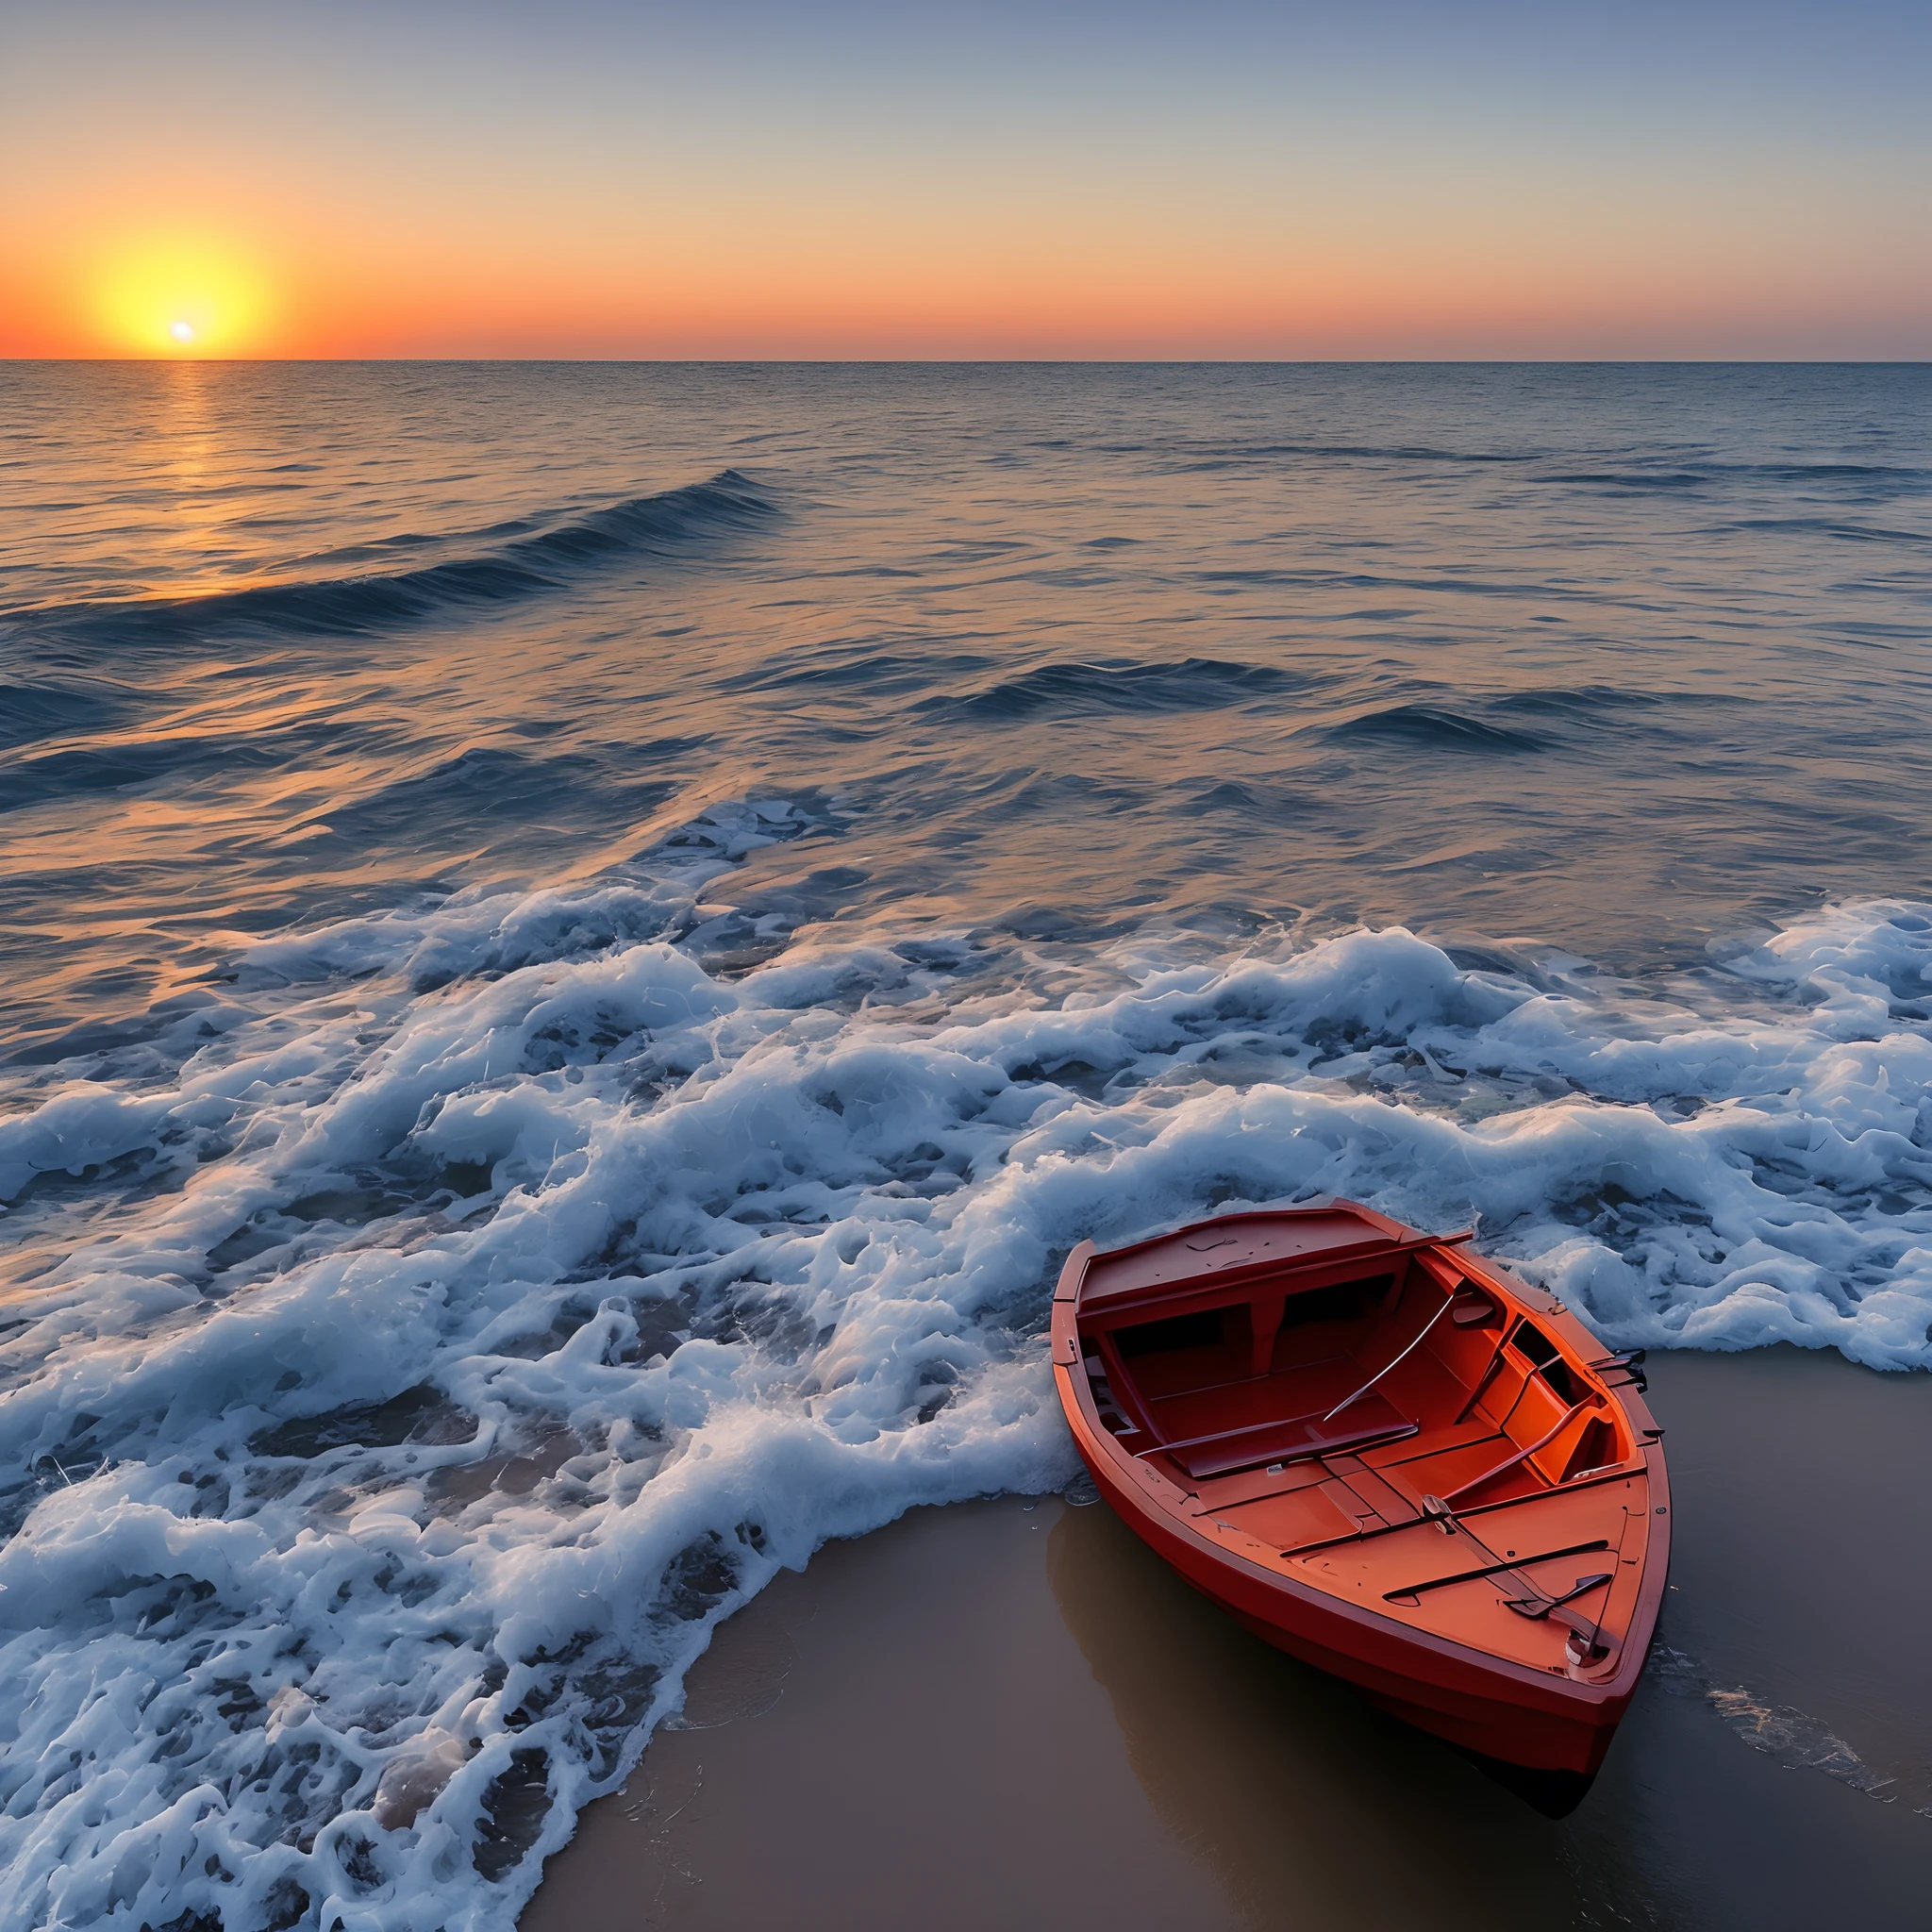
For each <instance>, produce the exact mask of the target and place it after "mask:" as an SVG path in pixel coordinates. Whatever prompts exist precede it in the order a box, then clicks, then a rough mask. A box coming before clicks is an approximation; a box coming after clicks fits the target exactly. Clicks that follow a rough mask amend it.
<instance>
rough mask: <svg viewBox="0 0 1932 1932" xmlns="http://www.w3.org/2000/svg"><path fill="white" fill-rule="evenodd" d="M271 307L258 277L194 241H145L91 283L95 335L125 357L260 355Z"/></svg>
mask: <svg viewBox="0 0 1932 1932" xmlns="http://www.w3.org/2000/svg"><path fill="white" fill-rule="evenodd" d="M268 308H269V300H268V290H267V287H266V284H265V282H264V280H263V278H262V276H261V275H260V274H259V273H258V271H257V270H256V269H255V268H254V267H252V266H251V265H250V264H249V263H247V262H245V261H243V260H242V258H240V257H239V256H238V255H237V254H236V253H235V252H234V251H233V250H232V249H230V248H228V247H226V246H225V245H223V244H221V243H219V242H209V241H206V240H203V239H201V238H199V237H195V238H186V239H184V238H176V237H162V238H155V239H151V240H144V241H142V242H137V243H135V244H133V245H131V246H128V247H126V248H124V249H123V250H122V251H121V252H120V253H119V254H117V255H115V256H113V257H111V258H109V260H108V263H107V264H106V265H105V267H104V269H103V270H102V272H101V273H100V275H99V277H98V280H97V283H96V295H95V301H94V315H95V323H96V326H97V327H98V328H99V330H100V332H101V334H102V335H103V336H104V337H105V338H106V339H107V340H108V341H110V342H111V343H112V344H113V345H114V347H115V348H117V349H118V350H119V351H120V352H121V353H123V354H131V355H150V356H152V355H170V354H174V355H178V354H180V353H182V352H183V351H187V352H189V353H191V354H194V355H208V356H235V355H242V356H246V355H251V354H256V353H258V352H259V351H260V349H261V347H262V333H263V324H264V322H265V320H266V317H267V311H268Z"/></svg>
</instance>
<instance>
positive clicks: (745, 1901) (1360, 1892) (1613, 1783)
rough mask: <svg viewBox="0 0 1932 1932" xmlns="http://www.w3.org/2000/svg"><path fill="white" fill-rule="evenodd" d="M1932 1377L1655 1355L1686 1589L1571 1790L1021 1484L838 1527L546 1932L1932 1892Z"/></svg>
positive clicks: (589, 1839) (782, 1592)
mask: <svg viewBox="0 0 1932 1932" xmlns="http://www.w3.org/2000/svg"><path fill="white" fill-rule="evenodd" d="M1928 1392H1932V1391H1928V1389H1927V1386H1926V1384H1925V1383H1924V1379H1923V1378H1921V1377H1917V1376H1912V1377H1907V1376H1896V1375H1892V1376H1887V1375H1879V1374H1873V1373H1871V1372H1869V1371H1866V1370H1862V1369H1857V1368H1854V1367H1851V1366H1849V1365H1847V1364H1846V1363H1845V1362H1843V1361H1842V1360H1841V1359H1839V1358H1837V1357H1819V1356H1807V1355H1803V1354H1801V1353H1799V1352H1798V1351H1796V1350H1793V1349H1789V1348H1780V1349H1774V1350H1770V1351H1762V1352H1758V1353H1756V1354H1752V1355H1744V1356H1691V1355H1674V1356H1668V1357H1663V1358H1661V1359H1658V1360H1657V1361H1656V1362H1655V1365H1654V1370H1653V1397H1654V1403H1655V1406H1656V1407H1657V1413H1658V1414H1659V1416H1660V1417H1662V1418H1663V1419H1664V1421H1665V1423H1666V1425H1667V1427H1668V1429H1669V1432H1670V1433H1669V1437H1668V1441H1669V1444H1670V1447H1671V1450H1672V1454H1673V1461H1672V1473H1673V1476H1674V1484H1675V1493H1676V1508H1677V1515H1678V1532H1677V1534H1678V1542H1677V1546H1676V1555H1675V1561H1674V1569H1673V1573H1672V1574H1673V1589H1672V1591H1671V1594H1670V1598H1669V1607H1668V1609H1667V1611H1666V1613H1665V1616H1664V1619H1663V1623H1662V1625H1661V1628H1660V1632H1659V1637H1658V1646H1657V1650H1656V1651H1655V1652H1654V1653H1653V1657H1652V1663H1651V1668H1650V1671H1649V1673H1648V1674H1647V1677H1646V1681H1645V1684H1644V1687H1643V1689H1642V1691H1641V1692H1640V1695H1639V1698H1638V1701H1637V1703H1636V1705H1635V1707H1633V1709H1632V1713H1631V1716H1630V1718H1629V1720H1628V1721H1627V1723H1626V1724H1625V1725H1624V1730H1623V1732H1622V1734H1621V1735H1620V1737H1619V1739H1618V1741H1617V1744H1616V1746H1615V1748H1614V1749H1613V1751H1612V1753H1611V1756H1610V1759H1609V1762H1608V1764H1607V1768H1606V1770H1605V1772H1604V1774H1603V1775H1602V1776H1601V1777H1600V1778H1599V1780H1598V1782H1597V1785H1596V1787H1595V1789H1594V1790H1592V1792H1591V1795H1590V1796H1589V1797H1588V1798H1587V1799H1586V1800H1585V1802H1584V1804H1583V1805H1582V1806H1581V1807H1580V1808H1579V1809H1578V1810H1577V1811H1576V1812H1575V1813H1574V1815H1573V1816H1572V1817H1570V1818H1568V1819H1566V1820H1563V1821H1561V1822H1552V1821H1549V1820H1547V1819H1544V1818H1542V1817H1541V1816H1539V1815H1538V1814H1537V1813H1536V1812H1535V1811H1533V1810H1532V1809H1531V1808H1530V1807H1528V1806H1526V1805H1525V1804H1524V1803H1523V1802H1522V1800H1521V1799H1519V1798H1518V1797H1516V1796H1514V1795H1512V1794H1511V1793H1510V1792H1508V1791H1507V1790H1504V1789H1502V1788H1501V1787H1500V1786H1499V1785H1497V1784H1495V1783H1493V1782H1491V1780H1490V1779H1489V1778H1488V1777H1486V1776H1485V1775H1484V1774H1481V1773H1480V1772H1479V1771H1477V1770H1476V1769H1475V1768H1474V1767H1472V1766H1471V1765H1469V1764H1467V1763H1465V1762H1463V1761H1462V1760H1460V1759H1459V1758H1457V1757H1456V1756H1455V1755H1454V1754H1452V1753H1451V1752H1449V1751H1448V1750H1447V1749H1445V1748H1444V1747H1442V1746H1441V1745H1439V1744H1436V1743H1435V1742H1433V1741H1432V1740H1428V1739H1426V1738H1424V1737H1422V1736H1420V1735H1418V1734H1416V1733H1413V1732H1411V1731H1409V1730H1407V1729H1406V1728H1405V1727H1404V1726H1402V1725H1400V1724H1396V1723H1395V1722H1393V1721H1392V1720H1391V1719H1389V1718H1387V1717H1384V1716H1383V1715H1382V1714H1381V1713H1379V1712H1378V1711H1376V1710H1375V1709H1374V1708H1373V1707H1370V1706H1369V1705H1367V1704H1366V1703H1365V1702H1364V1701H1362V1700H1361V1699H1360V1698H1359V1697H1357V1695H1356V1694H1355V1693H1354V1692H1353V1691H1350V1690H1349V1689H1348V1688H1347V1687H1345V1686H1343V1685H1341V1684H1339V1683H1337V1682H1335V1681H1333V1680H1332V1679H1329V1678H1326V1677H1324V1676H1323V1675H1321V1674H1318V1673H1316V1672H1313V1671H1310V1670H1307V1669H1305V1668H1303V1667H1302V1666H1300V1665H1298V1664H1296V1663H1294V1662H1293V1661H1291V1659H1289V1658H1286V1657H1280V1656H1279V1655H1277V1654H1276V1653H1274V1652H1273V1651H1271V1650H1269V1649H1268V1648H1267V1647H1265V1646H1264V1645H1262V1644H1261V1643H1259V1642H1258V1641H1256V1640H1254V1639H1252V1638H1250V1637H1248V1636H1247V1635H1246V1634H1245V1633H1243V1632H1242V1631H1241V1630H1240V1629H1238V1628H1237V1627H1236V1626H1235V1625H1234V1624H1231V1623H1230V1622H1228V1620H1227V1619H1225V1618H1224V1616H1223V1615H1222V1614H1221V1613H1220V1612H1219V1611H1218V1610H1216V1609H1215V1608H1214V1607H1212V1606H1210V1605H1209V1604H1208V1603H1207V1602H1205V1601H1204V1600H1202V1599H1200V1598H1198V1597H1196V1596H1195V1595H1193V1594H1192V1593H1191V1591H1189V1590H1188V1589H1187V1588H1186V1586H1184V1585H1183V1584H1181V1583H1180V1582H1179V1581H1178V1579H1177V1578H1175V1577H1174V1576H1173V1575H1172V1574H1170V1573H1169V1572H1168V1571H1167V1570H1166V1569H1165V1568H1164V1567H1163V1566H1162V1565H1161V1564H1160V1563H1159V1562H1158V1560H1157V1559H1155V1558H1154V1557H1151V1556H1150V1555H1149V1554H1148V1553H1147V1552H1146V1551H1145V1550H1143V1549H1142V1548H1141V1545H1140V1544H1139V1543H1138V1542H1136V1541H1134V1540H1133V1539H1132V1538H1131V1537H1130V1536H1129V1535H1128V1534H1127V1533H1126V1532H1125V1531H1124V1529H1123V1528H1122V1526H1121V1525H1120V1524H1118V1523H1117V1522H1116V1521H1115V1520H1114V1519H1113V1518H1112V1516H1111V1515H1110V1513H1109V1512H1108V1510H1107V1509H1106V1508H1105V1507H1070V1506H1069V1505H1068V1504H1067V1503H1066V1502H1065V1501H1064V1500H1062V1499H1061V1498H1059V1497H1048V1498H1042V1499H1040V1500H1039V1501H1038V1502H1034V1501H1032V1500H1030V1499H1023V1498H1018V1497H1008V1498H1001V1499H998V1500H994V1501H989V1502H983V1503H976V1504H968V1505H963V1506H960V1507H955V1508H951V1509H944V1510H921V1511H915V1512H913V1513H912V1514H911V1515H909V1516H908V1517H906V1518H905V1519H903V1520H902V1521H901V1522H899V1523H898V1524H894V1525H893V1526H892V1527H891V1528H890V1529H888V1530H885V1531H882V1532H880V1533H879V1534H877V1535H875V1536H873V1537H870V1538H867V1539H864V1540H862V1541H857V1542H849V1543H837V1544H831V1545H828V1546H827V1547H826V1548H824V1550H822V1551H821V1552H820V1553H819V1555H818V1556H817V1557H814V1559H813V1560H812V1563H811V1565H810V1567H809V1569H808V1571H807V1572H805V1573H804V1574H787V1575H785V1576H782V1577H781V1578H779V1580H778V1581H777V1582H776V1583H775V1584H774V1586H773V1587H772V1588H771V1589H769V1590H768V1591H766V1592H765V1593H764V1594H763V1595H762V1596H761V1597H760V1598H759V1599H758V1600H757V1601H756V1602H755V1603H753V1604H752V1605H750V1606H749V1607H747V1608H746V1609H745V1610H744V1611H743V1612H741V1614H740V1615H739V1616H738V1617H736V1618H734V1619H733V1620H731V1621H730V1622H729V1623H728V1624H725V1625H724V1627H723V1628H722V1629H721V1631H720V1632H719V1635H718V1637H717V1640H716V1641H715V1642H714V1643H713V1645H712V1647H711V1649H710V1651H709V1653H708V1655H707V1657H705V1659H704V1660H703V1662H702V1663H701V1665H700V1666H699V1667H698V1669H697V1670H696V1671H695V1672H694V1673H693V1674H692V1676H691V1690H690V1698H689V1703H688V1706H687V1711H686V1715H685V1717H684V1719H683V1720H681V1721H680V1724H679V1727H677V1728H673V1729H667V1730H665V1731H663V1732H661V1733H660V1734H659V1735H658V1738H657V1739H655V1740H653V1742H652V1744H651V1747H650V1750H649V1751H648V1753H647V1754H646V1757H645V1758H644V1760H643V1763H642V1764H641V1766H640V1768H639V1770H638V1771H637V1772H636V1773H635V1774H633V1776H632V1777H631V1779H630V1781H629V1783H628V1784H627V1785H626V1787H625V1790H623V1791H622V1792H620V1793H619V1794H617V1795H616V1796H613V1797H611V1798H608V1799H606V1800H604V1801H603V1802H601V1803H600V1804H598V1805H595V1806H593V1807H591V1808H590V1809H589V1810H588V1811H587V1812H586V1813H585V1815H584V1817H583V1819H582V1821H581V1823H580V1825H579V1828H578V1831H577V1835H576V1838H575V1840H574V1841H573V1842H572V1843H571V1844H570V1845H569V1846H568V1847H567V1848H566V1849H565V1850H564V1851H563V1852H562V1853H561V1854H560V1855H558V1857H555V1858H554V1859H553V1860H552V1861H551V1864H550V1867H549V1869H548V1871H547V1873H546V1874H545V1878H544V1882H543V1885H542V1887H541V1890H539V1892H538V1893H537V1896H536V1898H535V1899H534V1901H533V1902H532V1904H531V1905H530V1907H528V1908H527V1909H526V1910H525V1913H524V1916H523V1920H522V1927H523V1932H632V1928H642V1927H658V1926H663V1927H689V1928H692V1932H697V1928H711V1927H719V1928H723V1927H742V1926H748V1925H766V1926H819V1925H827V1926H829V1925H838V1926H841V1927H847V1928H852V1932H870V1928H874V1927H876V1928H880V1932H883V1928H887V1927H900V1926H904V1925H908V1924H918V1925H920V1926H922V1927H925V1928H953V1927H958V1928H967V1927H978V1926H990V1925H1041V1926H1044V1925H1049V1924H1074V1925H1094V1926H1100V1925H1105V1926H1108V1927H1110V1928H1115V1932H1130V1928H1139V1927H1148V1928H1152V1927H1157V1926H1159V1927H1168V1926H1177V1925H1186V1926H1191V1927H1200V1928H1204V1932H1206V1928H1220V1927H1228V1928H1236V1927H1251V1926H1263V1925H1300V1924H1311V1925H1326V1924H1348V1925H1349V1926H1351V1927H1352V1928H1380V1927H1390V1928H1395V1927H1411V1926H1416V1925H1424V1924H1425V1925H1431V1926H1465V1925H1466V1926H1470V1927H1481V1928H1484V1932H1505V1928H1516V1927H1521V1928H1524V1932H1548V1928H1551V1927H1555V1926H1572V1925H1574V1926H1579V1927H1581V1926H1598V1925H1602V1926H1616V1925H1625V1924H1629V1925H1644V1926H1665V1927H1685V1928H1697V1932H1719V1928H1729V1927H1733V1926H1735V1927H1740V1928H1742V1927H1747V1926H1749V1927H1755V1928H1767V1927H1790V1928H1793V1932H1797V1928H1810V1927H1820V1926H1824V1925H1831V1924H1856V1925H1859V1926H1862V1927H1870V1928H1890V1927H1900V1928H1903V1927H1906V1926H1910V1925H1918V1924H1923V1923H1924V1870H1925V1862H1926V1859H1927V1857H1928V1855H1932V1811H1928V1809H1927V1808H1926V1807H1932V1776H1928V1774H1927V1770H1926V1765H1925V1740H1926V1738H1927V1736H1928V1735H1932V1654H1928V1653H1927V1651H1926V1650H1925V1648H1924V1646H1923V1645H1922V1644H1920V1643H1918V1642H1917V1641H1916V1639H1915V1637H1914V1634H1913V1632H1914V1628H1915V1623H1916V1612H1915V1610H1914V1606H1916V1605H1919V1604H1922V1603H1923V1602H1924V1594H1925V1586H1926V1585H1927V1583H1928V1582H1932V1557H1928V1553H1927V1549H1926V1543H1925V1539H1924V1521H1925V1508H1924V1501H1923V1492H1922V1491H1921V1489H1920V1483H1921V1480H1922V1476H1921V1472H1922V1471H1923V1469H1924V1466H1925V1462H1926V1457H1927V1455H1928V1452H1932V1399H1928ZM1798 1417H1802V1419H1803V1420H1802V1425H1801V1426H1799V1427H1795V1428H1794V1427H1792V1426H1791V1424H1792V1423H1793V1421H1794V1419H1795V1418H1798ZM1887 1780H1889V1782H1887Z"/></svg>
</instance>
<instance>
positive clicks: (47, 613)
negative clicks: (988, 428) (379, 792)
mask: <svg viewBox="0 0 1932 1932" xmlns="http://www.w3.org/2000/svg"><path fill="white" fill-rule="evenodd" d="M776 514H777V504H776V502H775V500H774V497H773V496H772V494H771V493H770V492H769V491H766V490H765V489H763V488H762V487H761V486H760V485H758V483H756V482H755V481H753V480H752V478H750V477H749V476H746V475H743V474H742V473H741V472H740V471H737V470H721V471H719V473H718V474H717V475H715V476H712V477H710V478H708V480H707V481H705V482H702V483H690V484H686V485H684V486H682V487H681V488H679V489H675V490H665V491H658V492H656V493H655V494H653V495H649V496H634V497H629V498H626V499H625V500H624V501H622V502H619V503H611V504H606V505H605V506H603V507H602V508H597V509H592V510H588V511H585V512H582V513H581V514H577V515H575V516H566V517H563V518H561V519H559V520H558V521H557V522H555V523H552V524H550V525H547V526H545V527H540V528H536V529H534V530H531V529H530V527H529V525H528V523H527V522H525V523H524V524H521V525H504V526H500V527H504V528H515V529H521V530H525V531H527V532H528V534H523V535H517V536H512V537H508V538H506V539H504V540H502V541H497V542H495V543H494V544H492V545H491V546H490V547H489V548H486V549H484V550H481V551H478V552H476V553H475V554H474V555H470V556H463V557H453V558H444V559H443V560H441V561H440V562H436V563H426V564H424V565H423V566H421V567H420V568H418V569H415V570H400V571H388V572H372V573H368V574H363V575H344V576H333V575H322V576H312V577H307V578H296V579H292V580H288V581H283V582H278V583H272V584H255V585H250V586H248V587H247V588H246V589H242V590H236V591H216V592H213V593H210V594H207V595H200V596H192V597H156V598H145V599H142V600H140V601H134V602H129V601H116V600H96V601H91V602H84V603H78V604H65V605H54V606H44V607H42V608H37V609H33V610H25V611H14V612H11V613H9V619H10V621H11V622H13V623H16V624H23V625H27V624H30V625H33V626H34V627H35V628H36V629H51V630H57V631H73V632H81V633H84V634H86V635H87V636H88V637H89V638H91V639H94V640H98V641H113V642H140V641H154V642H166V641H174V640H175V639H181V638H197V637H208V636H214V635H220V634H224V633H228V632H234V631H268V632H279V633H281V634H283V635H288V636H298V637H339V636H353V635H356V634H358V633H361V632H365V631H375V630H382V629H386V628H388V627H390V626H391V625H399V624H410V623H420V622H422V621H423V620H425V619H426V618H430V617H433V616H436V615H437V614H439V613H440V612H442V611H445V610H450V609H459V608H465V607H475V606H479V605H480V606H488V605H492V604H502V603H507V602H511V601H514V600H517V599H521V598H525V597H532V596H537V595H541V594H542V593H543V592H545V591H554V590H557V589H558V588H560V587H561V586H563V585H564V584H567V583H568V582H569V581H570V580H571V579H572V578H573V577H574V576H575V575H579V574H580V573H582V572H583V571H585V570H587V569H590V568H592V567H594V566H596V565H599V564H603V563H608V562H612V561H615V560H618V559H621V558H630V557H655V556H676V555H678V554H680V553H681V552H683V551H685V550H686V549H688V548H689V547H691V545H693V544H695V543H699V542H702V541H706V540H708V539H712V538H718V537H724V536H730V535H735V534H738V533H740V532H742V531H745V530H749V529H753V528H756V527H758V525H762V524H764V523H766V522H768V521H769V520H770V519H771V518H773V517H774V516H775V515H776ZM389 541H390V542H391V543H395V544H398V545H401V544H403V543H405V542H408V541H417V540H413V539H391V540H389ZM421 541H430V542H434V541H447V540H438V539H434V538H429V539H424V540H421ZM458 541H460V540H458Z"/></svg>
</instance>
